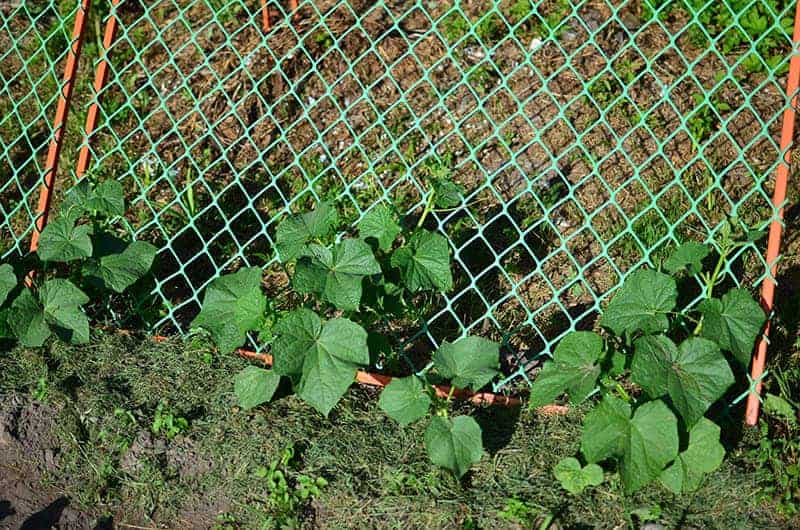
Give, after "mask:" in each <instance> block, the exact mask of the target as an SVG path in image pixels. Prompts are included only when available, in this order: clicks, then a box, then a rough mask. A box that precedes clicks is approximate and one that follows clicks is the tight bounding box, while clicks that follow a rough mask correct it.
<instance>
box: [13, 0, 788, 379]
mask: <svg viewBox="0 0 800 530" xmlns="http://www.w3.org/2000/svg"><path fill="white" fill-rule="evenodd" d="M144 4H145V3H141V4H140V3H129V2H122V4H121V6H120V7H119V8H116V10H115V11H114V14H115V15H116V16H117V17H118V18H119V20H120V29H119V32H118V35H117V38H116V40H115V43H114V45H113V47H112V49H111V50H110V52H109V59H110V61H111V75H110V79H109V82H108V83H107V85H106V86H105V88H104V90H103V93H102V105H101V120H100V124H99V126H98V129H97V131H96V132H95V134H94V136H93V138H92V152H93V157H94V167H93V171H92V175H93V176H92V178H107V177H109V176H110V177H113V178H118V179H120V180H121V181H122V182H123V183H124V184H125V186H126V189H127V190H128V193H129V199H130V202H131V204H132V214H131V215H130V216H129V217H128V219H127V221H128V223H129V226H130V229H131V232H132V233H133V234H134V235H135V237H137V238H143V239H147V240H151V241H155V242H156V243H157V244H158V245H159V247H160V249H161V250H160V267H159V271H158V273H157V280H156V287H155V293H156V294H157V295H158V296H159V297H160V299H161V300H162V301H163V307H162V308H161V312H160V315H159V317H158V318H157V319H156V320H157V322H156V324H155V325H156V327H157V328H158V329H161V330H167V331H170V330H171V331H175V330H178V331H185V330H186V324H187V323H188V322H189V321H190V319H191V318H192V317H193V316H194V315H195V314H196V313H197V311H198V310H199V303H200V300H201V294H202V291H203V289H204V287H205V286H206V285H208V283H209V282H210V281H211V280H212V279H213V278H215V277H216V276H217V275H219V274H221V273H223V272H225V271H229V270H233V269H235V268H237V267H239V266H241V265H243V264H248V265H260V266H262V267H264V269H265V283H266V285H267V288H268V289H269V291H270V293H271V295H272V297H273V298H274V299H275V300H276V303H277V304H278V305H279V307H280V306H281V304H287V303H288V302H287V300H286V291H287V285H288V276H287V272H286V270H285V269H284V268H283V267H282V266H281V265H280V264H279V263H278V262H277V260H276V258H275V255H274V252H273V236H274V233H275V227H276V225H277V224H278V223H279V222H280V220H281V219H282V218H284V217H285V215H286V214H287V212H291V211H300V210H303V209H307V208H309V207H310V206H312V205H313V203H314V202H315V201H317V200H321V199H330V200H334V201H336V202H337V203H338V204H339V205H340V206H341V207H342V208H344V209H345V211H346V215H347V218H348V220H350V221H352V222H353V223H355V222H357V220H358V219H359V218H360V217H361V216H362V215H363V214H364V213H365V212H367V211H368V210H369V209H370V208H371V207H372V206H373V205H375V204H376V203H378V202H380V201H382V200H389V201H392V202H393V203H395V204H396V205H398V207H399V208H400V210H401V211H404V212H406V213H408V214H409V216H412V217H413V216H418V215H419V214H420V212H421V210H422V206H423V204H424V203H425V200H426V195H427V193H428V190H427V189H426V187H425V184H424V182H425V181H424V176H425V175H426V174H429V173H431V172H436V173H437V174H446V175H449V176H450V177H451V178H452V179H453V180H455V181H456V182H458V183H459V184H461V185H462V186H463V187H464V188H465V189H466V190H467V193H466V196H465V198H464V201H463V203H462V205H461V206H459V207H457V208H454V209H451V210H447V211H438V212H434V213H433V214H432V215H431V216H430V218H429V220H428V221H427V222H428V226H429V227H430V228H436V229H437V230H438V231H440V232H441V233H443V234H444V235H446V236H447V237H448V238H449V241H450V242H451V245H452V251H453V256H454V268H455V271H454V272H455V278H456V286H455V288H454V289H453V290H452V291H451V292H449V293H447V294H445V295H444V296H442V297H441V299H440V300H438V301H436V303H435V304H434V306H435V307H436V308H438V309H436V310H434V311H432V312H431V314H430V316H429V318H428V319H427V322H426V324H425V325H424V326H423V327H422V328H420V329H418V330H411V333H410V334H409V336H408V337H405V343H406V345H407V346H406V347H407V351H426V350H430V348H431V347H435V346H436V345H438V344H439V343H440V342H441V341H442V340H444V339H451V340H452V339H454V338H457V337H459V336H462V335H464V334H467V333H478V334H482V335H486V336H491V337H494V338H497V339H502V340H503V341H504V343H505V344H506V346H507V347H506V351H507V352H508V354H507V358H506V359H505V362H506V364H507V366H508V372H507V373H509V374H510V375H509V377H508V378H507V379H506V380H504V381H502V382H501V383H499V384H498V385H496V389H497V388H500V387H501V386H504V385H506V384H508V383H509V382H511V381H517V380H520V379H523V380H527V374H528V371H529V369H530V367H531V366H532V363H533V361H534V360H535V359H536V357H537V356H540V355H542V354H546V353H548V352H549V351H550V349H551V347H552V346H553V345H554V344H555V343H556V342H557V341H558V340H559V338H560V337H562V336H563V334H564V333H566V332H567V331H569V330H570V329H575V328H581V327H583V328H585V327H589V326H591V325H592V324H593V322H594V320H595V318H596V315H597V311H598V309H599V308H600V306H601V304H602V303H603V302H604V300H605V299H606V298H607V296H608V295H609V293H611V292H613V290H614V289H615V288H616V286H618V285H619V284H620V283H621V281H622V279H623V278H624V276H625V275H626V274H627V273H628V272H629V271H631V270H633V269H635V268H636V267H637V266H640V265H642V264H645V263H649V264H651V265H656V264H657V263H658V261H659V260H660V259H661V258H662V257H663V256H664V255H665V254H666V253H667V252H668V251H669V249H670V248H671V247H672V246H674V244H675V243H677V242H681V241H685V240H689V239H694V240H700V241H714V239H715V235H716V234H717V232H718V231H719V229H720V227H721V223H722V222H723V221H724V220H725V219H726V217H727V216H736V217H738V218H739V219H741V220H742V221H744V222H746V223H748V224H749V225H750V226H762V225H763V224H764V223H766V222H767V221H769V220H770V219H771V217H772V215H773V209H772V207H771V205H770V196H771V193H772V187H771V186H772V184H771V177H772V175H773V173H774V169H775V166H776V164H777V161H778V160H779V157H780V152H779V147H778V144H777V138H778V134H779V129H780V125H781V123H780V118H781V113H782V111H783V109H784V108H785V105H786V99H785V97H784V95H783V91H784V89H783V86H784V83H785V72H786V70H787V68H788V59H789V51H790V49H791V47H790V43H791V38H790V32H791V23H792V16H793V13H792V6H791V2H789V1H788V0H753V1H741V0H726V1H710V2H703V1H700V0H675V1H669V0H655V1H653V2H642V1H638V0H637V1H624V2H623V1H611V0H607V1H606V2H597V1H593V2H577V1H570V0H550V1H536V2H533V1H528V0H510V1H501V2H492V3H489V2H479V1H477V0H476V1H464V2H455V3H454V2H395V3H392V5H386V4H385V3H383V2H377V3H376V2H365V1H351V2H343V1H336V0H328V1H316V2H310V1H307V2H301V3H300V8H299V13H298V17H297V18H296V22H294V23H290V22H289V14H288V13H286V12H285V10H284V9H285V5H283V4H279V3H272V4H270V5H271V9H272V20H273V24H274V26H273V28H272V30H271V31H269V32H268V33H266V34H265V33H264V32H263V31H262V29H261V26H260V24H261V11H260V3H259V2H255V1H247V2H244V1H237V0H214V1H212V0H194V1H191V0H184V1H177V0H165V1H156V2H147V3H146V4H147V5H144ZM21 13H28V12H27V11H25V10H22V11H21ZM33 19H34V18H33V17H32V16H31V20H33ZM66 22H67V21H66V19H64V20H63V23H64V24H65V26H64V28H65V27H66ZM60 31H62V32H63V31H65V30H64V29H63V28H62V29H61V30H60ZM15 38H16V39H18V40H15V41H14V42H13V43H12V46H11V48H10V49H11V50H12V51H11V52H8V53H10V54H16V56H19V57H23V55H21V54H22V53H23V51H22V49H21V45H22V41H24V39H19V38H18V37H17V36H16V35H15ZM43 46H44V45H42V47H43ZM92 59H94V60H96V59H97V57H92ZM84 60H86V58H85V59H84ZM27 61H28V62H27V63H26V64H28V63H29V62H30V59H27ZM50 64H52V63H50ZM25 68H27V66H25V67H23V71H27V70H25ZM15 97H17V98H18V97H20V96H15V95H12V96H11V99H12V102H14V101H19V100H18V99H17V100H14V98H15ZM36 101H39V99H37V100H36ZM48 101H49V100H48ZM42 106H43V107H46V105H45V104H42ZM6 119H8V118H6ZM18 120H19V125H20V127H22V128H23V129H25V128H27V122H24V121H22V119H21V118H18ZM4 134H5V133H4ZM4 141H5V142H6V143H4V149H5V152H8V150H9V148H7V147H5V145H7V144H8V145H12V143H11V142H9V141H8V140H7V139H6V138H5V136H4ZM31 151H32V152H36V150H35V149H31ZM33 163H34V162H31V164H33ZM15 164H16V163H12V167H15V168H16V167H19V166H18V164H16V165H15ZM31 167H34V166H33V165H32V166H31ZM64 169H65V171H62V178H63V179H65V180H68V179H69V176H68V175H66V173H67V172H68V171H67V170H68V168H66V167H65V168H64ZM17 173H18V172H12V174H13V175H16V174H17ZM73 178H74V175H73ZM11 182H12V184H11V186H17V187H20V186H21V184H22V183H21V182H20V179H19V178H17V177H14V178H13V179H12V181H11ZM4 186H5V187H6V188H8V187H9V184H4ZM21 189H22V188H21ZM25 189H27V188H25ZM23 192H24V189H23ZM5 204H6V203H5V202H4V203H3V207H4V208H6V206H5ZM19 208H24V206H17V209H19ZM7 223H8V222H7ZM24 233H25V232H24V231H22V232H20V231H17V232H15V234H16V235H15V236H14V237H15V240H14V241H15V242H17V243H18V241H19V239H18V238H19V237H21V236H22V235H23V234H24ZM762 251H763V248H762V247H761V244H760V243H757V242H756V243H753V244H751V245H749V246H747V247H744V248H742V249H741V250H740V251H739V253H738V255H737V256H736V259H735V260H733V261H732V262H731V265H730V266H729V267H728V270H727V271H726V274H727V276H728V278H729V280H730V281H733V282H735V283H738V284H748V285H754V284H756V283H757V282H759V281H760V280H761V279H762V278H763V276H764V274H765V272H766V267H765V263H764V260H763V258H762V257H761V256H762Z"/></svg>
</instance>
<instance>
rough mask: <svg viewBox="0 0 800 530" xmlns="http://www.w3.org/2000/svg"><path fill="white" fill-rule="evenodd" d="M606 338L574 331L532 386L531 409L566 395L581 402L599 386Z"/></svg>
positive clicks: (561, 343) (566, 338)
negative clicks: (601, 360) (598, 379)
mask: <svg viewBox="0 0 800 530" xmlns="http://www.w3.org/2000/svg"><path fill="white" fill-rule="evenodd" d="M602 355H603V339H602V337H600V335H598V334H597V333H592V332H591V331H573V332H572V333H570V334H568V335H567V336H565V337H564V338H563V339H562V340H561V342H559V343H558V346H556V350H555V352H554V353H553V360H552V361H549V362H547V363H545V365H544V368H542V370H541V371H540V372H539V373H538V375H537V376H536V379H535V380H534V381H533V386H532V387H531V402H530V406H531V407H541V406H542V405H547V404H550V403H552V402H553V400H554V399H555V398H557V397H558V396H560V395H561V394H563V393H564V392H566V393H568V394H569V397H570V401H571V402H572V403H580V402H581V401H583V400H584V399H586V397H587V396H589V394H591V393H592V392H593V391H594V389H595V387H596V386H597V378H598V376H599V375H600V364H599V361H600V358H601V357H602Z"/></svg>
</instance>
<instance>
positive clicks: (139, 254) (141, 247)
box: [83, 241, 157, 293]
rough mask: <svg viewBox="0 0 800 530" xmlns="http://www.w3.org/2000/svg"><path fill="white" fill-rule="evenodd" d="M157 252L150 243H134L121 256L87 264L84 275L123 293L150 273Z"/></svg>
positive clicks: (112, 255) (109, 256)
mask: <svg viewBox="0 0 800 530" xmlns="http://www.w3.org/2000/svg"><path fill="white" fill-rule="evenodd" d="M156 252H157V250H156V247H154V246H153V245H151V244H150V243H147V242H144V241H133V242H132V243H131V244H130V245H128V246H127V247H126V248H125V250H123V251H122V252H121V253H119V254H109V255H107V256H103V257H102V258H100V259H97V260H92V261H89V262H87V263H86V264H85V265H84V266H83V273H84V275H86V276H88V277H90V278H96V279H97V280H99V281H100V282H101V283H102V284H103V285H105V286H106V287H108V288H110V289H112V290H114V291H116V292H118V293H121V292H123V291H124V290H125V289H127V288H128V287H130V286H131V285H133V284H134V283H136V282H137V281H138V280H139V279H140V278H142V277H143V276H144V275H145V274H147V273H148V272H149V271H150V267H151V266H152V265H153V260H154V259H155V257H156Z"/></svg>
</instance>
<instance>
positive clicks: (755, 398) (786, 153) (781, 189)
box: [745, 0, 800, 425]
mask: <svg viewBox="0 0 800 530" xmlns="http://www.w3.org/2000/svg"><path fill="white" fill-rule="evenodd" d="M798 46H800V0H798V1H797V6H796V8H795V15H794V36H793V37H792V58H791V61H790V62H789V77H788V78H787V80H786V97H787V99H790V100H791V103H790V104H789V105H788V106H787V107H786V109H785V110H784V111H783V128H782V130H781V152H783V160H782V161H781V162H780V163H779V164H778V167H777V169H776V171H775V191H774V192H773V194H772V205H773V208H774V209H775V216H774V217H773V219H772V223H771V224H770V226H769V240H768V242H767V255H766V261H767V265H768V266H769V274H767V276H766V277H765V278H764V281H763V282H762V283H761V304H762V305H763V306H764V310H765V311H766V312H767V314H768V315H770V316H772V310H773V308H774V301H775V276H776V275H777V273H778V255H779V253H780V249H781V234H782V231H783V203H784V202H785V201H786V187H787V185H788V181H789V165H790V163H791V147H792V138H793V137H794V119H795V112H796V111H795V108H796V106H797V88H798V84H800V53H798ZM769 331H770V323H769V321H767V325H766V327H765V328H764V333H763V335H762V337H761V339H759V341H758V345H757V346H756V353H755V356H754V357H753V365H752V367H751V369H750V377H751V378H752V379H753V381H755V391H754V392H751V393H750V395H749V396H747V411H746V413H745V421H746V422H747V424H748V425H755V424H756V423H757V422H758V410H759V408H760V404H761V402H760V400H759V394H760V393H761V377H762V375H763V374H764V365H765V364H766V361H767V346H768V344H769V340H768V337H769Z"/></svg>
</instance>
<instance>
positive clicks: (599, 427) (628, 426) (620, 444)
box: [581, 396, 678, 492]
mask: <svg viewBox="0 0 800 530" xmlns="http://www.w3.org/2000/svg"><path fill="white" fill-rule="evenodd" d="M630 410H631V409H630V405H628V404H627V403H625V402H624V401H622V400H621V399H619V398H615V397H613V396H606V397H604V398H603V400H602V401H601V402H600V404H598V405H597V407H595V408H594V409H593V410H592V411H591V412H589V413H588V414H587V415H586V419H585V420H584V426H583V436H582V438H581V451H582V452H583V455H584V457H586V460H587V461H588V462H589V463H597V462H599V461H601V460H605V459H607V458H610V457H616V458H619V459H620V476H621V478H622V483H623V485H624V486H625V489H626V490H627V491H628V492H633V491H636V490H638V489H639V488H641V487H642V486H644V485H645V484H647V483H648V482H651V481H652V480H654V479H656V478H658V476H659V475H660V474H661V472H662V471H663V469H664V467H665V466H666V465H667V464H669V463H670V462H671V461H672V460H674V459H675V457H676V456H677V454H678V420H677V418H675V415H674V414H673V413H672V411H670V410H669V408H668V407H667V406H666V405H665V404H664V403H663V402H662V401H650V402H648V403H645V404H644V405H642V406H641V407H639V408H638V409H637V410H636V412H635V413H634V415H633V418H631V417H630Z"/></svg>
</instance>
